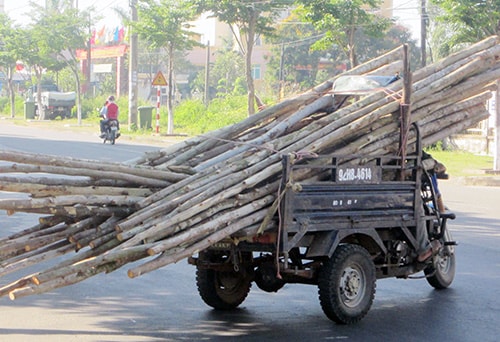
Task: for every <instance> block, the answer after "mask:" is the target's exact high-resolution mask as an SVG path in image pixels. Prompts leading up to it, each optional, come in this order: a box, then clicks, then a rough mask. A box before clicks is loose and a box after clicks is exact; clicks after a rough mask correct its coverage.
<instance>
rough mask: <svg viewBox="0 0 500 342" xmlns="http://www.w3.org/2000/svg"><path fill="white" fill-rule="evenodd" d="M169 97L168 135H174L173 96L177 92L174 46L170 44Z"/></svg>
mask: <svg viewBox="0 0 500 342" xmlns="http://www.w3.org/2000/svg"><path fill="white" fill-rule="evenodd" d="M167 89H168V96H167V111H168V126H167V133H168V134H174V108H173V96H174V90H175V84H174V46H173V43H169V46H168V85H167Z"/></svg>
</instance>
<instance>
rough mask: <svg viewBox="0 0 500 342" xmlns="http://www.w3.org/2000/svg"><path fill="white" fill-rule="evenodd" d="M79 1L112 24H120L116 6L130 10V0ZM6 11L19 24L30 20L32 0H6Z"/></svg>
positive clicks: (83, 7) (85, 7)
mask: <svg viewBox="0 0 500 342" xmlns="http://www.w3.org/2000/svg"><path fill="white" fill-rule="evenodd" d="M73 1H75V2H77V3H78V8H80V9H87V8H89V7H93V8H95V12H94V13H96V14H98V15H99V16H101V17H104V18H105V19H103V20H102V21H101V22H100V23H99V25H98V26H100V25H102V22H109V23H110V25H111V26H116V25H119V24H120V20H119V19H118V16H117V15H116V13H115V11H114V10H113V9H114V8H116V7H118V8H121V9H124V10H125V11H128V8H129V7H128V3H129V0H73ZM3 2H4V9H5V13H6V14H7V15H8V16H9V17H10V18H11V19H13V20H15V21H16V22H17V23H19V24H21V25H22V24H23V23H24V22H26V21H29V15H27V13H28V12H29V11H30V0H4V1H3ZM33 2H35V3H39V4H43V3H44V0H38V1H33Z"/></svg>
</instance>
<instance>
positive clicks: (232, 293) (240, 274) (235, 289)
mask: <svg viewBox="0 0 500 342" xmlns="http://www.w3.org/2000/svg"><path fill="white" fill-rule="evenodd" d="M227 257H228V256H227V255H224V254H216V253H209V252H205V253H202V254H201V255H200V259H205V260H208V261H210V262H212V263H222V262H224V261H226V260H227ZM196 284H197V286H198V292H199V294H200V296H201V298H202V299H203V301H204V302H205V303H206V304H207V305H209V306H211V307H213V308H214V309H216V310H231V309H234V308H236V307H238V306H239V305H240V304H241V303H243V301H244V300H245V298H246V297H247V295H248V293H249V292H250V287H251V286H252V283H251V281H250V278H249V275H248V273H247V272H246V271H245V270H244V269H240V270H238V271H235V270H231V271H222V270H215V269H209V268H203V267H197V270H196Z"/></svg>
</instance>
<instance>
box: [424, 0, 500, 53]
mask: <svg viewBox="0 0 500 342" xmlns="http://www.w3.org/2000/svg"><path fill="white" fill-rule="evenodd" d="M431 2H432V3H433V4H435V5H437V6H438V7H439V8H440V9H441V13H440V14H439V15H438V16H437V18H436V21H438V22H441V23H444V24H445V25H446V26H447V27H448V32H449V33H451V34H450V36H449V38H450V39H449V42H448V44H450V45H451V46H453V45H454V44H463V43H475V42H477V41H479V40H481V39H483V38H485V37H488V36H492V35H496V34H499V33H500V0H479V1H478V0H431Z"/></svg>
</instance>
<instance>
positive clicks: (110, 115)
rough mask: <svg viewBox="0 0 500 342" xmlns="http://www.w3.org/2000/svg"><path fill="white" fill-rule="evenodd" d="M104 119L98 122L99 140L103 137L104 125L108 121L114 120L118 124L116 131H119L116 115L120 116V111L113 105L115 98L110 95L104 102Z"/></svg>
mask: <svg viewBox="0 0 500 342" xmlns="http://www.w3.org/2000/svg"><path fill="white" fill-rule="evenodd" d="M105 112H106V117H105V118H103V120H101V122H100V126H101V138H102V137H103V136H104V134H105V133H104V131H105V130H106V125H107V124H108V122H109V121H110V120H116V121H117V122H118V130H120V122H119V121H118V115H119V114H120V109H119V108H118V105H117V104H116V103H115V97H114V96H113V95H111V96H110V97H108V101H106V110H105Z"/></svg>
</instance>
